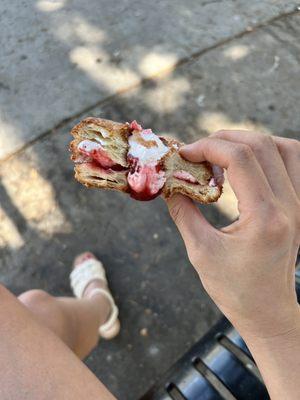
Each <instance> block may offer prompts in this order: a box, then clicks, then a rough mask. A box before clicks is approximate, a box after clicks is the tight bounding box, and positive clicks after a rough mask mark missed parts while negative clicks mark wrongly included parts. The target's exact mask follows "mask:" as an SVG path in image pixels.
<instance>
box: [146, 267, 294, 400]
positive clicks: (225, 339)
mask: <svg viewBox="0 0 300 400" xmlns="http://www.w3.org/2000/svg"><path fill="white" fill-rule="evenodd" d="M296 290H297V296H298V301H299V302H300V269H297V270H296ZM265 399H269V395H268V392H267V389H266V387H265V385H264V383H263V380H262V378H261V376H260V373H259V371H258V369H257V367H256V365H255V362H254V360H253V358H252V356H251V353H250V351H249V350H248V348H247V346H246V344H245V342H244V341H243V339H242V337H241V336H240V335H239V333H238V332H237V331H236V330H235V329H234V328H233V326H232V325H231V324H230V322H229V321H228V320H227V319H226V318H225V317H223V318H222V319H221V320H220V321H219V322H218V323H217V324H216V325H215V326H214V327H213V328H212V329H211V330H210V331H209V332H208V333H207V334H206V335H205V336H204V337H203V338H202V339H200V340H199V341H198V342H197V343H196V344H195V345H194V346H192V348H191V349H190V350H189V351H188V352H187V353H186V354H185V355H184V356H183V357H182V358H181V359H179V360H178V361H177V362H176V363H175V364H174V365H173V366H172V367H171V368H170V369H169V371H167V373H166V374H165V375H164V376H163V377H162V378H161V379H160V381H159V382H157V383H156V384H155V385H154V386H153V387H152V388H151V389H150V390H149V391H148V392H147V393H146V394H145V395H144V396H143V397H142V398H141V399H140V400H265Z"/></svg>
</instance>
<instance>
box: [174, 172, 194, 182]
mask: <svg viewBox="0 0 300 400" xmlns="http://www.w3.org/2000/svg"><path fill="white" fill-rule="evenodd" d="M173 176H174V178H177V179H180V180H181V181H185V182H189V183H198V181H197V179H196V178H194V177H193V175H191V174H190V173H189V172H186V171H175V172H174V173H173Z"/></svg>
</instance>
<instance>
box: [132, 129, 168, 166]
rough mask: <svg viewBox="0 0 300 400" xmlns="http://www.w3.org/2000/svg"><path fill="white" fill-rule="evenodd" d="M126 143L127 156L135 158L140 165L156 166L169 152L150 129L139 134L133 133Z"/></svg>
mask: <svg viewBox="0 0 300 400" xmlns="http://www.w3.org/2000/svg"><path fill="white" fill-rule="evenodd" d="M150 142H151V143H150ZM128 143H129V151H128V155H130V156H131V157H134V158H137V159H138V160H139V162H140V163H141V164H157V163H158V161H159V160H160V159H161V158H162V157H163V156H165V155H166V154H167V153H168V151H169V148H168V147H167V146H166V145H164V144H163V142H162V140H161V139H160V138H159V137H158V136H156V135H155V133H153V132H152V131H151V129H145V130H143V131H141V132H137V131H134V133H133V134H132V135H131V136H130V137H129V139H128ZM148 146H149V147H148Z"/></svg>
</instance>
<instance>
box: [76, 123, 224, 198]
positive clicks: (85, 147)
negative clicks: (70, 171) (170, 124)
mask: <svg viewBox="0 0 300 400" xmlns="http://www.w3.org/2000/svg"><path fill="white" fill-rule="evenodd" d="M71 134H72V135H73V137H74V140H73V141H72V142H71V144H70V151H71V153H72V156H71V159H72V160H73V161H74V163H75V178H76V179H77V180H78V181H79V182H81V183H82V184H84V185H86V186H88V187H94V188H102V189H114V190H119V191H123V192H126V193H129V194H130V196H131V197H133V198H134V199H136V200H144V201H145V200H152V199H154V198H155V197H157V196H159V195H161V194H162V195H164V196H165V197H166V198H168V197H170V196H172V195H173V194H174V193H182V194H184V195H186V196H189V197H191V198H192V199H194V200H196V201H199V202H201V203H211V202H214V201H216V200H217V199H218V198H219V197H220V195H221V192H222V186H221V184H220V182H217V179H216V178H215V177H214V176H213V169H212V167H211V165H210V164H209V163H207V162H203V163H192V162H189V161H186V160H185V159H183V158H182V157H181V156H180V154H179V149H180V147H181V146H182V145H183V143H180V142H178V141H177V140H175V139H170V138H168V137H163V136H158V135H156V134H155V133H153V132H152V130H151V129H143V128H142V127H141V125H139V124H138V123H137V122H136V121H133V122H131V123H124V124H122V123H118V122H113V121H110V120H106V119H101V118H92V117H89V118H86V119H84V120H83V121H81V122H80V123H79V124H78V125H76V126H75V127H74V128H73V129H72V131H71Z"/></svg>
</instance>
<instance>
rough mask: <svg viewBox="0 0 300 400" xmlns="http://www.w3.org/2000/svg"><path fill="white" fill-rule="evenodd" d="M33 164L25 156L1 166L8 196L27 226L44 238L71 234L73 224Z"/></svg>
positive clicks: (1, 173)
mask: <svg viewBox="0 0 300 400" xmlns="http://www.w3.org/2000/svg"><path fill="white" fill-rule="evenodd" d="M32 164H33V163H29V162H27V161H26V160H24V157H23V158H22V159H17V158H15V159H13V160H12V161H11V162H9V163H5V164H4V165H3V166H2V167H1V171H0V176H1V180H2V184H3V187H4V188H5V190H6V192H7V195H8V196H9V198H10V200H11V202H12V203H13V205H14V206H15V207H16V208H17V209H18V211H19V212H20V214H21V215H22V217H23V218H24V219H25V220H26V222H27V223H28V226H29V227H31V228H33V229H34V230H37V231H38V232H40V233H41V234H43V235H44V236H45V237H51V236H52V235H53V234H55V233H70V232H71V231H72V225H71V223H70V222H69V221H68V220H67V219H66V217H65V215H64V213H63V211H62V210H61V209H60V208H59V205H58V204H57V201H56V199H55V192H54V189H53V187H52V185H51V183H50V182H48V181H47V180H45V179H44V178H43V177H42V175H41V174H40V173H39V171H38V170H37V169H36V168H35V166H34V165H32ZM16 217H17V216H16Z"/></svg>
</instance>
